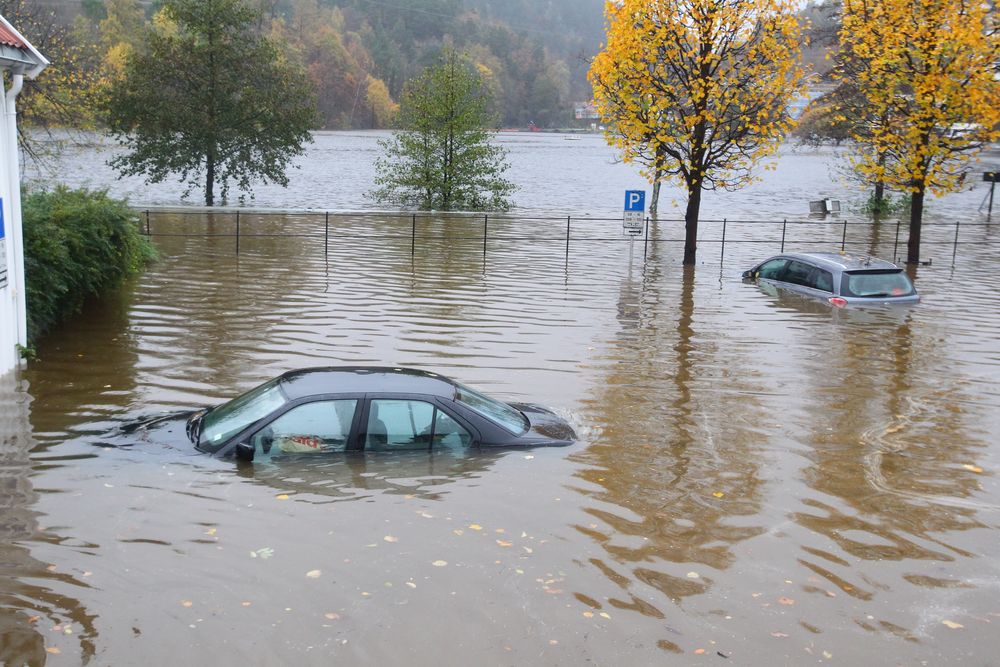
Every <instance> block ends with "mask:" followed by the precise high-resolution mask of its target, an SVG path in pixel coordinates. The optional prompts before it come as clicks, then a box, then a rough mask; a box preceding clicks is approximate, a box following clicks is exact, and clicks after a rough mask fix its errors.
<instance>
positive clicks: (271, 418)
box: [215, 392, 365, 458]
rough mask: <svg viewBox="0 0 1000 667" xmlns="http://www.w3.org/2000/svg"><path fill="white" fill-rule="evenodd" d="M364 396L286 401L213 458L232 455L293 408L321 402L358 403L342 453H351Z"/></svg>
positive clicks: (320, 397) (239, 434)
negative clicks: (242, 443)
mask: <svg viewBox="0 0 1000 667" xmlns="http://www.w3.org/2000/svg"><path fill="white" fill-rule="evenodd" d="M364 396H365V395H364V394H359V393H357V392H352V393H338V394H313V395H311V396H303V397H301V398H296V399H293V400H291V401H288V402H287V403H285V405H284V406H282V407H281V408H279V409H278V410H276V411H274V412H272V413H271V414H270V415H268V416H267V417H264V418H263V419H260V420H258V421H256V422H254V423H253V424H250V425H248V426H247V428H245V429H243V430H242V431H240V432H239V433H237V434H236V435H234V436H233V437H232V438H230V439H229V442H227V443H226V444H225V445H223V446H222V447H220V448H219V449H218V450H217V451H216V453H215V456H218V457H220V458H222V457H226V456H228V455H230V454H232V453H233V452H234V451H235V449H236V445H238V444H239V443H241V442H249V441H250V440H251V439H252V438H253V437H254V436H256V435H257V434H258V433H260V432H261V431H263V430H264V429H265V428H268V427H269V426H270V425H271V424H273V423H274V422H275V421H276V420H278V419H281V417H282V416H284V415H285V414H287V413H288V412H290V411H292V410H294V409H295V408H297V407H299V406H301V405H306V404H308V403H319V402H322V401H357V402H358V403H357V405H358V407H355V409H354V419H353V420H352V421H351V432H350V435H349V436H348V437H347V444H346V445H345V446H344V452H350V451H353V450H354V449H355V448H356V443H355V440H356V439H357V436H358V428H359V422H358V416H359V415H360V414H361V407H360V406H361V404H362V402H363V401H364Z"/></svg>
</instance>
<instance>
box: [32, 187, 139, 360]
mask: <svg viewBox="0 0 1000 667" xmlns="http://www.w3.org/2000/svg"><path fill="white" fill-rule="evenodd" d="M23 211H24V213H23V217H24V264H25V267H24V270H25V283H26V288H27V310H28V313H27V316H28V343H29V347H30V346H31V345H32V344H33V343H34V342H35V341H37V340H38V338H39V337H40V336H42V335H44V334H45V333H46V332H47V331H49V330H50V329H51V328H52V327H53V326H55V325H56V324H58V323H59V322H61V321H62V320H64V319H65V318H66V317H68V316H70V315H72V314H73V313H76V312H79V311H80V309H81V308H82V306H83V304H84V301H85V300H86V299H87V298H88V297H91V296H97V295H99V294H101V293H102V292H104V291H105V290H107V289H109V288H112V287H115V286H116V285H118V284H120V283H121V281H122V280H124V279H125V278H126V277H127V276H129V275H132V274H135V273H138V272H139V271H141V270H142V268H143V267H144V266H145V265H146V264H148V263H149V262H150V261H152V260H153V259H155V257H156V250H155V249H154V248H153V246H152V245H151V244H150V243H149V242H148V241H147V240H146V239H144V238H143V237H142V236H141V235H140V234H139V231H138V228H137V226H136V224H135V221H134V219H133V213H132V211H131V210H130V209H129V208H128V204H127V202H126V201H125V200H122V199H114V198H112V197H109V196H108V193H107V191H106V190H87V189H79V190H70V189H69V188H66V187H63V186H60V187H57V188H55V189H54V190H40V191H35V192H30V193H25V196H24V204H23Z"/></svg>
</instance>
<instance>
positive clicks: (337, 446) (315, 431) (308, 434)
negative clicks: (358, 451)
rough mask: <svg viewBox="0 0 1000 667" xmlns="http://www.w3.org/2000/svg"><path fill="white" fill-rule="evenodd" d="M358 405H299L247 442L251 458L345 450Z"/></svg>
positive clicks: (352, 400) (341, 402) (355, 402)
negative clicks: (250, 450) (252, 456)
mask: <svg viewBox="0 0 1000 667" xmlns="http://www.w3.org/2000/svg"><path fill="white" fill-rule="evenodd" d="M357 407H358V401H357V400H355V399H351V400H340V401H315V402H313V403H306V404H304V405H299V406H296V407H294V408H292V409H291V410H289V411H288V412H286V413H285V414H283V415H281V416H280V417H278V418H277V419H275V420H274V421H273V422H271V423H270V424H268V425H267V426H265V427H264V428H262V429H261V430H260V431H258V432H257V433H256V434H254V436H253V437H252V438H251V439H250V444H252V445H253V447H254V458H255V459H256V458H257V457H262V458H266V457H267V456H276V455H280V454H321V453H325V452H342V451H344V450H345V449H346V448H347V439H348V437H350V434H351V424H352V422H353V421H354V412H355V410H356V409H357Z"/></svg>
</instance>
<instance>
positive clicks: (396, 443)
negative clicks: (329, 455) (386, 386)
mask: <svg viewBox="0 0 1000 667" xmlns="http://www.w3.org/2000/svg"><path fill="white" fill-rule="evenodd" d="M434 410H435V408H434V406H433V405H431V404H430V403H427V402H425V401H410V400H399V399H373V400H372V401H371V402H370V403H369V407H368V428H367V431H366V436H365V449H369V450H380V449H390V450H404V449H429V448H430V446H431V432H432V430H433V429H432V427H433V424H434Z"/></svg>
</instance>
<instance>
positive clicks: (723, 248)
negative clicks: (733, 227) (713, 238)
mask: <svg viewBox="0 0 1000 667" xmlns="http://www.w3.org/2000/svg"><path fill="white" fill-rule="evenodd" d="M725 257H726V219H725V218H723V219H722V252H721V253H720V254H719V266H720V267H721V266H722V260H723V259H725Z"/></svg>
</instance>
